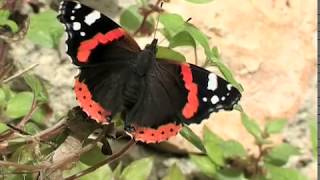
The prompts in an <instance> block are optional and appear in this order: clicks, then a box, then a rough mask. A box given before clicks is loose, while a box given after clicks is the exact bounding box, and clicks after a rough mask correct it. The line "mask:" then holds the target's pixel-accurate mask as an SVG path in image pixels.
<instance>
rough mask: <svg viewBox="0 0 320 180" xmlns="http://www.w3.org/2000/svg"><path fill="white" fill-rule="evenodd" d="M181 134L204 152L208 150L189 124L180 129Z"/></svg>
mask: <svg viewBox="0 0 320 180" xmlns="http://www.w3.org/2000/svg"><path fill="white" fill-rule="evenodd" d="M180 134H181V136H182V137H184V138H185V139H186V140H188V141H189V142H190V143H191V144H193V145H194V146H195V147H196V148H198V149H199V150H200V151H202V152H204V153H205V152H206V149H205V148H204V145H203V144H202V142H201V139H200V138H199V137H198V136H197V135H196V134H195V133H194V132H193V131H192V130H191V129H190V128H189V127H188V126H184V127H183V128H182V130H181V131H180Z"/></svg>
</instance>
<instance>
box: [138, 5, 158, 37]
mask: <svg viewBox="0 0 320 180" xmlns="http://www.w3.org/2000/svg"><path fill="white" fill-rule="evenodd" d="M161 1H162V0H157V2H156V3H155V4H154V5H149V6H150V7H151V9H144V8H142V13H143V20H142V23H141V24H140V26H139V28H138V29H137V30H136V31H135V32H134V33H133V36H136V35H137V34H138V33H139V32H140V31H141V30H142V29H143V27H144V26H145V24H146V22H147V19H148V17H149V16H150V15H151V14H152V13H154V12H161V8H160V7H159V5H160V3H161Z"/></svg>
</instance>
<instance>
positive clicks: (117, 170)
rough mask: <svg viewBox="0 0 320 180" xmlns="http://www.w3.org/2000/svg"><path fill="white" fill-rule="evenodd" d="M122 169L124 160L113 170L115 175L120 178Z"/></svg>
mask: <svg viewBox="0 0 320 180" xmlns="http://www.w3.org/2000/svg"><path fill="white" fill-rule="evenodd" d="M121 171H122V162H121V161H120V162H119V164H118V166H117V167H116V169H115V170H114V171H113V177H114V178H115V179H119V178H120V176H121Z"/></svg>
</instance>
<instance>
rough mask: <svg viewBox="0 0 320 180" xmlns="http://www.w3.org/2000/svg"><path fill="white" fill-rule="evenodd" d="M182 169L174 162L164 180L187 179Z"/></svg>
mask: <svg viewBox="0 0 320 180" xmlns="http://www.w3.org/2000/svg"><path fill="white" fill-rule="evenodd" d="M185 179H186V178H185V177H184V175H183V173H182V171H181V170H180V168H179V167H178V166H177V164H174V165H172V166H171V167H170V169H169V172H168V174H167V175H166V176H165V177H164V178H163V180H185Z"/></svg>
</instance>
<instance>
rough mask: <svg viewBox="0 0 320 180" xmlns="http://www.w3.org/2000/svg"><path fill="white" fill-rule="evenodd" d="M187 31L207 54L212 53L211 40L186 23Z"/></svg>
mask: <svg viewBox="0 0 320 180" xmlns="http://www.w3.org/2000/svg"><path fill="white" fill-rule="evenodd" d="M185 30H186V31H187V32H188V33H189V34H190V35H191V36H192V37H193V39H194V40H195V41H196V42H198V43H199V44H200V45H201V46H202V47H203V49H204V52H205V54H208V53H210V51H211V50H210V47H209V40H208V37H207V36H206V35H205V34H203V32H201V31H200V30H199V29H198V28H196V27H195V26H194V25H192V24H190V23H185Z"/></svg>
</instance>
